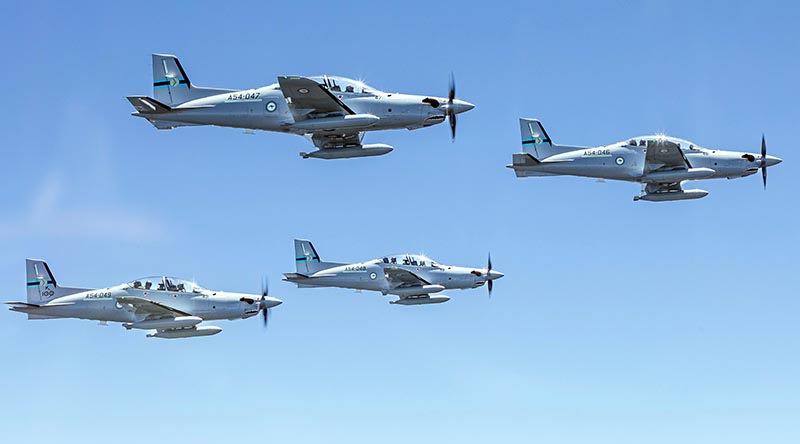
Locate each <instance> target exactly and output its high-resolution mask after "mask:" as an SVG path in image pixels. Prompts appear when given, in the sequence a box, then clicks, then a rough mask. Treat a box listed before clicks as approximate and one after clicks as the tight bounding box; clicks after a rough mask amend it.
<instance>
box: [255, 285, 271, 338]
mask: <svg viewBox="0 0 800 444" xmlns="http://www.w3.org/2000/svg"><path fill="white" fill-rule="evenodd" d="M267 296H269V282H268V281H267V277H266V276H265V277H263V278H261V300H260V301H258V308H259V309H260V310H261V313H262V315H263V316H264V328H267V324H269V312H270V308H269V307H267V304H266V302H264V301H265V300H266V298H267Z"/></svg>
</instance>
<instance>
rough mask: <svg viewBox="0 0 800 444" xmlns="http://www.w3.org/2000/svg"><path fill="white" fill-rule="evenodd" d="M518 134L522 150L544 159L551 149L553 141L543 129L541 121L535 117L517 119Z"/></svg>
mask: <svg viewBox="0 0 800 444" xmlns="http://www.w3.org/2000/svg"><path fill="white" fill-rule="evenodd" d="M519 129H520V135H521V136H522V151H523V152H525V153H528V154H530V155H532V156H533V157H535V158H536V159H544V158H546V157H549V156H550V155H551V154H550V153H551V152H552V151H553V149H552V148H553V141H552V140H551V139H550V136H548V135H547V131H545V130H544V127H543V126H542V122H540V121H538V120H536V119H524V118H523V119H519Z"/></svg>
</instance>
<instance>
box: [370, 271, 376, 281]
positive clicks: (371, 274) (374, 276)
mask: <svg viewBox="0 0 800 444" xmlns="http://www.w3.org/2000/svg"><path fill="white" fill-rule="evenodd" d="M377 277H378V275H377V274H375V272H372V273H370V274H369V278H370V279H372V280H373V281H374V280H375V278H377Z"/></svg>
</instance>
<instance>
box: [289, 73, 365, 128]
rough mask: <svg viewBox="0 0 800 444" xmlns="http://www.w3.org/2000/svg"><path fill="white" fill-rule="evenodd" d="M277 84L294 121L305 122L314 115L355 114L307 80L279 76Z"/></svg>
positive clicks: (325, 89) (322, 88) (327, 92)
mask: <svg viewBox="0 0 800 444" xmlns="http://www.w3.org/2000/svg"><path fill="white" fill-rule="evenodd" d="M278 83H279V84H280V85H281V91H282V92H283V96H284V97H286V101H287V102H288V103H289V109H290V110H291V111H292V115H293V116H294V120H295V121H301V120H305V119H307V118H309V117H310V116H311V115H314V114H322V115H347V114H355V113H354V112H353V110H352V109H350V107H348V106H347V105H345V104H344V103H343V102H342V101H341V100H339V99H338V98H337V97H336V96H335V95H333V94H332V93H331V92H330V91H329V90H328V89H327V88H325V87H324V86H322V85H320V84H319V83H317V82H315V81H313V80H311V79H309V78H306V77H298V76H281V77H278Z"/></svg>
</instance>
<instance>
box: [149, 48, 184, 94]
mask: <svg viewBox="0 0 800 444" xmlns="http://www.w3.org/2000/svg"><path fill="white" fill-rule="evenodd" d="M191 87H192V82H191V81H189V76H187V75H186V71H184V70H183V66H181V62H180V61H178V58H177V57H175V56H173V55H168V54H153V97H154V98H155V99H156V100H158V101H159V102H162V103H166V104H167V105H178V104H181V103H183V102H186V101H188V100H190V95H189V89H191Z"/></svg>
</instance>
